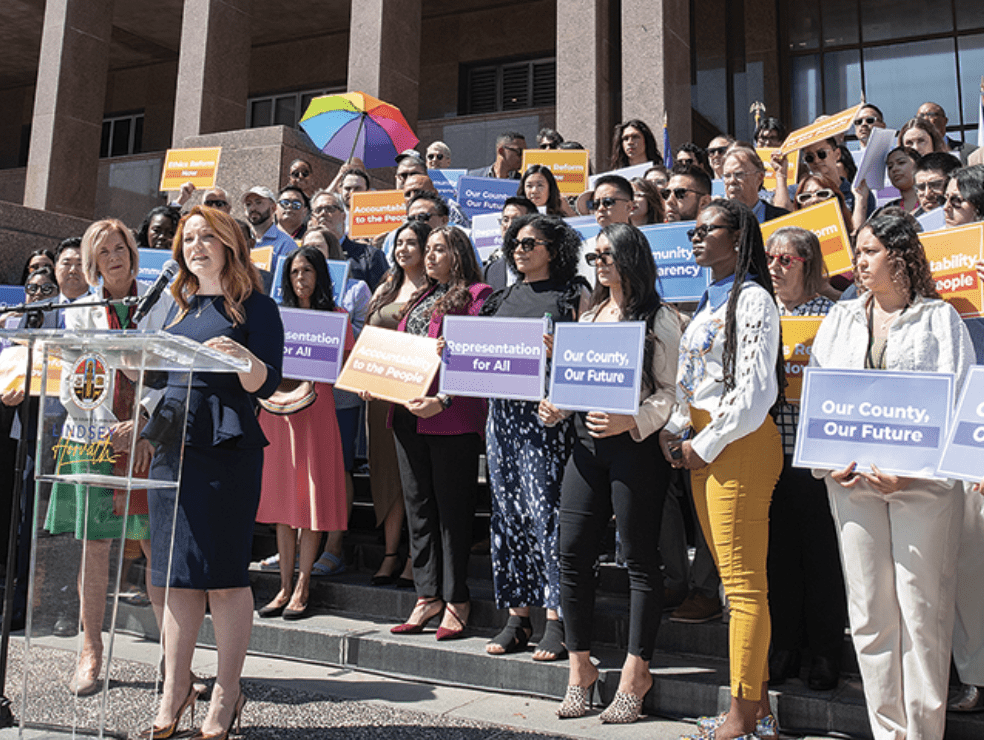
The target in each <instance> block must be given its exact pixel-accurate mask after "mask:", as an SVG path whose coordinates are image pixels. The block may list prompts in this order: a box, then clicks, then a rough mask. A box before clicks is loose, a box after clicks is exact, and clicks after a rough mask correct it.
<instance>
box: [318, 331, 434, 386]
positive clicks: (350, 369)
mask: <svg viewBox="0 0 984 740" xmlns="http://www.w3.org/2000/svg"><path fill="white" fill-rule="evenodd" d="M440 364H441V358H440V357H438V356H437V340H436V339H432V338H430V337H419V336H417V335H416V334H407V333H406V332H402V331H392V330H390V329H382V328H380V327H378V326H366V327H364V328H363V329H362V333H361V334H359V339H358V341H356V343H355V347H353V348H352V352H351V353H350V354H349V358H348V362H346V363H345V367H343V368H342V373H341V375H339V376H338V381H337V382H336V383H335V387H336V388H341V389H342V390H343V391H352V392H353V393H358V392H360V391H368V392H369V393H371V394H372V395H373V396H374V397H375V398H381V399H383V400H384V401H393V402H394V403H406V402H407V401H410V400H411V399H414V398H419V397H420V396H425V395H427V389H428V388H430V384H431V382H432V381H433V380H434V376H435V375H436V374H437V368H438V365H440Z"/></svg>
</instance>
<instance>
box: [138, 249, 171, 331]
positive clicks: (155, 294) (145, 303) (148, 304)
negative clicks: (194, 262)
mask: <svg viewBox="0 0 984 740" xmlns="http://www.w3.org/2000/svg"><path fill="white" fill-rule="evenodd" d="M180 269H181V266H180V265H179V264H178V263H177V262H175V261H174V260H168V261H167V262H165V263H164V267H162V268H161V274H160V276H159V277H158V278H157V280H156V281H154V284H153V285H152V286H151V287H150V290H148V291H147V292H146V293H144V294H143V296H142V297H141V298H140V302H139V303H137V310H136V311H134V312H133V318H132V321H133V323H134V324H136V323H137V322H138V321H140V319H142V318H143V317H144V316H146V315H147V314H148V313H149V312H150V309H152V308H153V307H154V306H155V305H156V304H157V301H159V300H160V299H161V294H162V293H163V292H164V289H165V288H167V286H168V285H169V284H170V282H171V281H172V280H173V279H174V276H175V275H176V274H177V273H178V270H180Z"/></svg>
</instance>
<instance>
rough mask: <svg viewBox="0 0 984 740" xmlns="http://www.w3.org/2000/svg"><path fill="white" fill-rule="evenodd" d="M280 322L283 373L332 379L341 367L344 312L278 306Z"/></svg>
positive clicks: (344, 332)
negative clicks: (281, 325) (282, 345)
mask: <svg viewBox="0 0 984 740" xmlns="http://www.w3.org/2000/svg"><path fill="white" fill-rule="evenodd" d="M280 318H281V319H282V320H283V322H284V370H283V373H284V377H285V378H293V379H294V380H314V381H317V382H319V383H334V382H335V379H336V378H337V377H338V373H339V372H340V371H341V369H342V359H343V358H344V355H345V334H346V327H347V326H348V314H347V313H345V312H344V311H312V310H310V309H306V308H281V309H280Z"/></svg>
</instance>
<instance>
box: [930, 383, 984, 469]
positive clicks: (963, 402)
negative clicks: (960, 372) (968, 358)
mask: <svg viewBox="0 0 984 740" xmlns="http://www.w3.org/2000/svg"><path fill="white" fill-rule="evenodd" d="M982 452H984V367H979V366H975V367H972V368H970V372H969V373H967V380H966V381H965V382H964V387H963V392H962V393H961V394H960V403H958V404H957V409H956V411H954V413H953V423H952V424H951V425H950V429H949V431H948V433H947V436H946V444H945V445H944V446H943V457H942V458H941V459H940V464H939V467H938V468H937V470H936V472H937V474H938V475H940V476H943V477H945V478H960V479H961V480H969V481H973V482H974V483H978V482H979V481H980V480H981V479H982V478H984V457H982V455H981V453H982Z"/></svg>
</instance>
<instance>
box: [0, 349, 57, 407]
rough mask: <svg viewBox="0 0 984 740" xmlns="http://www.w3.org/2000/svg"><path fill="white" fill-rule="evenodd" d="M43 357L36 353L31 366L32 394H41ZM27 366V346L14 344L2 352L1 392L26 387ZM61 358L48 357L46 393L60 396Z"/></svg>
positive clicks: (0, 362)
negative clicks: (25, 374) (25, 369)
mask: <svg viewBox="0 0 984 740" xmlns="http://www.w3.org/2000/svg"><path fill="white" fill-rule="evenodd" d="M41 360H42V358H41V357H39V356H38V354H37V353H35V354H34V364H33V365H32V366H31V395H32V396H40V395H41V370H42V369H43V368H42V365H43V363H42V362H41ZM26 366H27V347H24V346H22V345H12V346H10V347H7V348H6V349H4V351H3V352H0V392H4V393H6V392H7V391H12V390H17V389H23V388H24V368H25V367H26ZM61 367H62V366H61V360H59V359H58V358H57V357H49V358H48V383H47V390H46V391H45V393H46V394H47V395H48V396H53V397H54V398H58V394H59V392H60V389H61Z"/></svg>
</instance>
